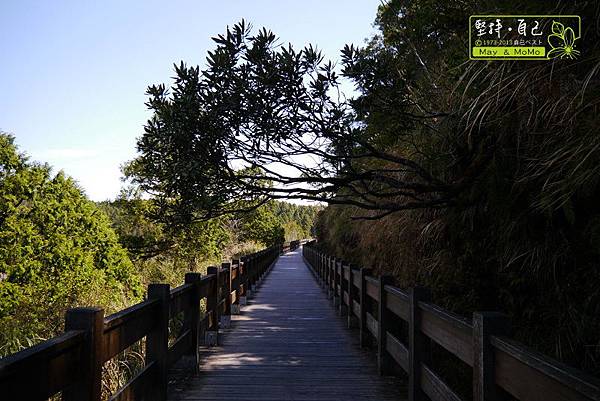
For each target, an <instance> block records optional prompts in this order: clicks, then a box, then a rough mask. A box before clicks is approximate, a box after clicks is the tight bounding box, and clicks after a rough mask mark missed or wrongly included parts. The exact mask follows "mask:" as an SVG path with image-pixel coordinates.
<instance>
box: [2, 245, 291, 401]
mask: <svg viewBox="0 0 600 401" xmlns="http://www.w3.org/2000/svg"><path fill="white" fill-rule="evenodd" d="M281 249H282V247H281V246H275V247H271V248H268V249H265V250H263V251H260V252H257V253H254V254H251V255H248V256H245V257H243V258H242V259H241V260H233V261H232V262H231V263H223V264H222V266H221V267H216V266H213V267H209V268H208V274H207V275H204V276H203V275H201V274H199V273H188V274H186V276H185V284H183V285H182V286H180V287H177V288H174V289H172V290H171V289H170V288H169V285H168V284H151V285H149V286H148V296H147V299H146V300H145V301H144V302H141V303H139V304H137V305H134V306H132V307H130V308H127V309H125V310H122V311H120V312H117V313H115V314H113V315H110V316H107V317H104V311H103V310H102V309H99V308H76V309H70V310H69V311H68V312H67V314H66V318H65V333H64V334H63V335H61V336H58V337H55V338H52V339H50V340H48V341H45V342H43V343H41V344H38V345H36V346H34V347H31V348H27V349H25V350H23V351H21V352H18V353H16V354H14V355H11V356H8V357H6V358H4V359H0V399H2V400H7V401H18V400H45V399H48V398H49V397H51V396H53V395H55V394H57V393H59V392H62V399H63V400H65V401H99V400H100V399H101V383H102V366H103V364H104V363H105V362H106V361H108V360H110V359H112V358H114V357H115V356H117V355H119V354H120V353H122V352H123V351H124V350H125V349H127V348H128V347H130V346H131V345H133V344H134V343H137V342H138V341H140V340H141V339H143V338H144V337H145V338H146V341H145V350H146V352H145V365H144V367H143V369H141V371H140V372H139V373H137V374H136V375H135V377H133V378H132V379H131V380H130V381H129V382H128V383H127V384H126V385H125V386H124V387H123V388H121V389H119V391H118V392H116V393H115V394H114V395H112V397H111V398H110V400H111V401H123V400H142V399H144V400H157V401H159V400H160V401H164V400H166V394H167V370H168V368H169V367H170V366H172V365H173V364H174V363H175V362H177V361H178V360H179V359H180V358H182V357H183V356H188V357H189V358H190V359H191V360H192V361H193V362H194V363H195V365H196V366H198V363H199V359H198V345H199V344H201V343H204V344H205V345H215V344H218V341H219V324H220V325H221V327H223V326H227V325H228V324H229V322H230V319H231V314H232V313H233V314H236V313H239V308H240V304H244V303H245V301H246V297H247V296H249V295H250V292H251V291H252V289H253V288H254V286H255V285H256V283H257V281H258V280H259V279H260V278H261V277H262V276H263V275H264V274H265V273H266V271H267V269H268V268H269V267H270V266H271V265H272V264H273V262H274V261H275V260H276V259H277V257H278V255H279V254H280V252H281ZM201 300H205V303H206V307H205V312H204V313H203V314H202V313H201V305H200V303H201ZM181 314H183V327H182V329H181V332H179V333H178V334H177V336H176V339H175V340H174V342H172V344H171V345H169V321H170V320H171V319H173V318H174V317H176V316H178V315H181ZM171 337H172V336H171Z"/></svg>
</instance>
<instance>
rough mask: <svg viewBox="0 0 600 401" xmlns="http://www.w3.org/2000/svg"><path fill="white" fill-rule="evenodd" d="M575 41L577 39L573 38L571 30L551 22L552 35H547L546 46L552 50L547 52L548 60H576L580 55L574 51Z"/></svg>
mask: <svg viewBox="0 0 600 401" xmlns="http://www.w3.org/2000/svg"><path fill="white" fill-rule="evenodd" d="M577 39H579V38H578V37H575V32H574V31H573V29H572V28H565V26H564V25H563V24H561V23H560V22H557V21H552V33H551V34H550V35H548V44H550V47H551V48H552V49H551V50H550V51H549V52H548V58H561V59H563V58H568V59H571V60H572V59H575V58H577V56H579V54H580V51H579V50H576V49H575V42H576V41H577Z"/></svg>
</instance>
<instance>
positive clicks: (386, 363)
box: [377, 275, 392, 376]
mask: <svg viewBox="0 0 600 401" xmlns="http://www.w3.org/2000/svg"><path fill="white" fill-rule="evenodd" d="M391 282H392V278H391V277H390V276H385V275H383V276H380V277H379V314H378V319H377V327H378V331H377V332H378V333H379V335H378V340H377V368H378V369H379V374H380V375H382V376H383V375H386V374H389V373H390V369H391V360H390V356H389V354H388V352H387V349H386V344H387V330H388V327H389V324H390V322H389V318H390V316H389V313H388V312H387V307H386V299H387V292H386V290H385V286H386V285H388V284H391Z"/></svg>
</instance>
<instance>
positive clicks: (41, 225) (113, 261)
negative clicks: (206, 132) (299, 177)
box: [0, 133, 319, 390]
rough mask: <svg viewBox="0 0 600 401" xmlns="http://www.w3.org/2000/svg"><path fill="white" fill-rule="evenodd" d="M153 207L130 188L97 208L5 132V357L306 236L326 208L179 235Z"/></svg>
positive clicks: (282, 211)
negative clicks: (88, 313)
mask: <svg viewBox="0 0 600 401" xmlns="http://www.w3.org/2000/svg"><path fill="white" fill-rule="evenodd" d="M153 208H154V205H153V203H152V202H151V200H147V199H142V197H141V196H140V195H139V193H137V192H136V191H135V190H132V189H127V190H124V191H123V192H122V194H121V195H120V196H119V197H118V198H117V200H115V201H112V202H100V203H98V204H96V203H94V202H92V201H90V200H88V199H87V198H86V196H85V195H84V193H83V191H82V190H81V189H80V188H79V187H78V186H77V185H76V183H75V182H74V181H73V180H72V179H71V178H69V177H67V176H65V175H64V174H63V173H62V172H59V173H53V172H52V169H51V167H50V166H48V165H45V164H41V163H36V162H32V161H30V160H28V158H27V156H26V155H24V154H20V153H19V152H18V149H17V147H16V145H15V143H14V137H12V136H10V135H8V134H3V133H0V357H1V356H6V355H8V354H11V353H14V352H16V351H19V350H21V349H23V348H26V347H28V346H31V345H34V344H36V343H38V342H40V341H42V340H45V339H48V338H50V337H53V336H55V335H57V334H59V333H62V331H63V328H64V314H65V312H66V310H67V309H69V308H72V307H76V306H100V307H103V308H104V309H105V314H106V315H108V314H111V313H114V312H116V311H118V310H121V309H123V308H125V307H127V306H129V305H132V304H134V303H136V302H139V301H141V300H142V299H143V295H144V293H145V288H146V286H147V284H149V283H168V284H170V285H171V286H173V287H175V286H179V285H181V284H182V283H183V278H184V276H185V273H186V272H190V271H195V272H201V273H204V272H205V271H206V267H207V266H209V265H220V263H221V261H222V260H226V259H230V258H235V257H239V256H241V255H244V254H247V253H251V252H254V251H257V250H259V249H262V248H264V247H266V246H270V245H273V244H277V243H281V242H283V241H284V240H286V239H287V240H294V239H299V238H304V237H308V236H310V233H311V229H312V223H313V220H314V216H315V215H316V213H317V211H318V210H319V208H317V207H314V206H299V205H292V204H283V203H280V202H269V203H267V204H265V205H263V206H261V207H260V208H257V209H256V210H255V211H254V212H253V213H243V214H238V215H230V216H223V217H220V218H216V219H212V220H209V221H198V222H194V223H193V224H189V225H186V226H185V227H175V228H174V227H171V226H169V225H167V224H164V223H163V222H161V221H160V220H157V219H155V218H154V216H153V213H152V210H153ZM136 353H137V354H139V353H140V351H139V350H138V351H135V350H134V352H133V353H131V355H130V353H127V354H126V355H123V358H122V360H115V361H113V362H111V363H110V364H108V365H107V366H106V369H107V372H108V373H111V372H112V374H109V375H107V377H108V378H111V379H110V380H112V381H111V382H114V383H117V382H119V380H120V381H121V382H122V381H123V380H125V379H126V378H127V377H128V375H127V372H126V371H127V369H123V368H122V367H119V366H121V365H123V366H125V365H128V363H129V362H127V361H130V362H131V359H132V358H133V360H136V358H137V359H139V355H138V356H137V357H136ZM104 384H105V386H108V387H111V386H110V383H104ZM113 390H114V388H113Z"/></svg>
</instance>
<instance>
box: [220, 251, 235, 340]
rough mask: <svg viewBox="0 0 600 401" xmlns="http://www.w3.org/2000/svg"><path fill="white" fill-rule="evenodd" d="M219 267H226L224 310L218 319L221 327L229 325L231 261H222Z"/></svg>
mask: <svg viewBox="0 0 600 401" xmlns="http://www.w3.org/2000/svg"><path fill="white" fill-rule="evenodd" d="M221 268H223V269H226V270H227V273H225V274H226V277H225V278H226V280H225V291H226V294H225V310H224V311H223V314H222V315H221V320H220V322H219V323H220V324H221V327H225V328H226V327H229V326H231V277H232V274H231V263H229V262H223V263H221Z"/></svg>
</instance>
